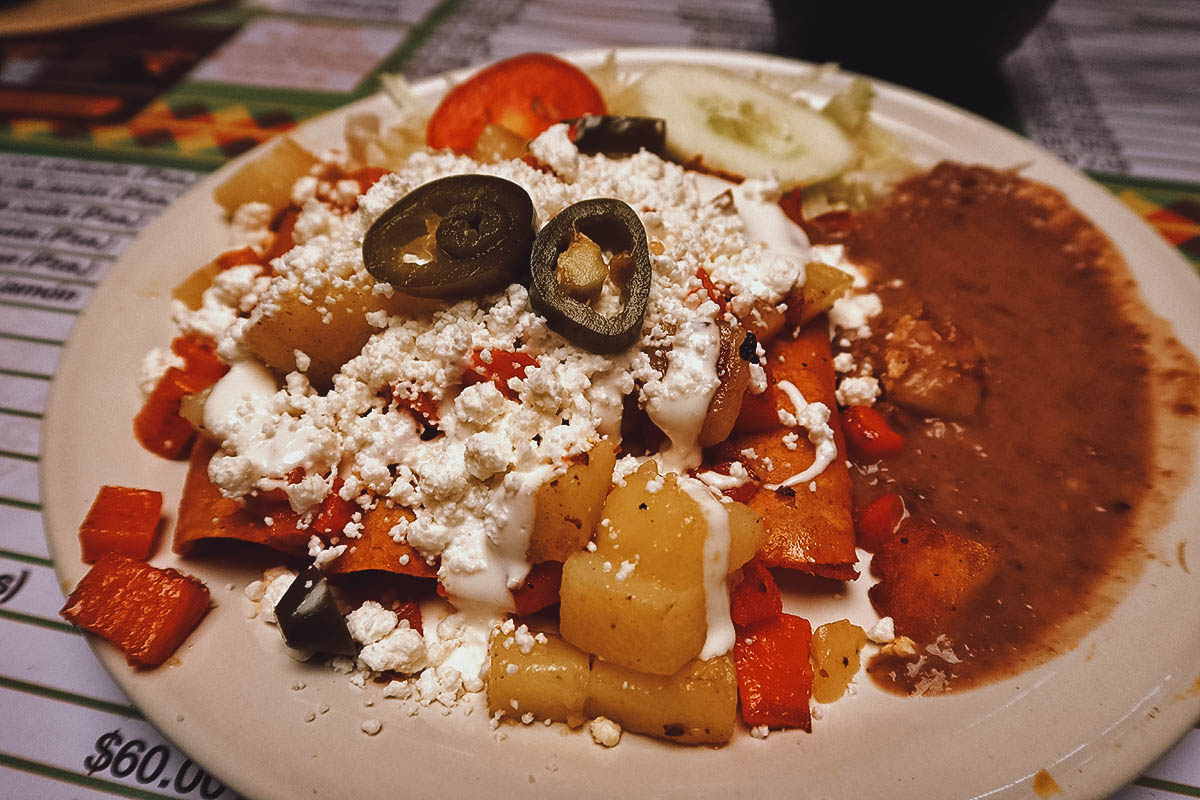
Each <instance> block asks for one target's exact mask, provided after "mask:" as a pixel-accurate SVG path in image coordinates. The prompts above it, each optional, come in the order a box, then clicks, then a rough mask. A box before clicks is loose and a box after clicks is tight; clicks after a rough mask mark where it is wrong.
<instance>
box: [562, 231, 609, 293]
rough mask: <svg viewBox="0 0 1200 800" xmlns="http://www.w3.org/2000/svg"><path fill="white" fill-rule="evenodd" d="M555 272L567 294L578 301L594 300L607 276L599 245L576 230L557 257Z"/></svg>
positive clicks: (606, 268)
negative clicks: (569, 242)
mask: <svg viewBox="0 0 1200 800" xmlns="http://www.w3.org/2000/svg"><path fill="white" fill-rule="evenodd" d="M556 275H557V277H558V283H559V285H560V286H561V287H562V290H563V291H564V292H566V293H567V294H568V295H570V296H571V297H573V298H575V299H576V300H578V301H579V302H581V303H590V302H593V301H595V300H596V299H597V298H598V297H600V290H601V289H602V288H603V287H604V281H605V280H607V279H608V267H607V266H606V265H605V263H604V254H603V253H602V252H601V251H600V245H598V244H596V243H595V242H593V241H592V240H591V239H589V238H588V237H586V236H584V235H583V234H582V233H579V232H578V231H576V232H575V235H574V237H573V238H572V239H571V244H570V245H569V246H568V247H567V249H566V250H564V251H563V252H562V253H561V254H559V256H558V269H557V270H556Z"/></svg>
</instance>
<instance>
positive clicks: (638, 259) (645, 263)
mask: <svg viewBox="0 0 1200 800" xmlns="http://www.w3.org/2000/svg"><path fill="white" fill-rule="evenodd" d="M577 231H578V232H579V233H581V234H583V235H584V236H586V237H588V238H589V239H591V240H592V241H593V242H595V243H596V244H598V245H599V246H600V247H601V248H602V249H604V250H607V251H609V252H611V253H625V254H627V255H628V257H629V259H630V262H631V268H630V270H629V277H628V279H627V280H626V283H625V285H624V287H623V288H622V292H621V296H622V297H621V299H622V303H621V310H620V311H619V312H617V313H616V314H615V315H613V316H611V317H606V316H603V315H601V314H599V313H597V312H596V311H595V310H593V309H592V308H591V307H590V306H588V305H587V304H586V303H583V302H580V301H579V300H576V299H574V298H572V297H571V296H570V295H568V294H567V293H566V291H565V290H564V289H563V287H562V286H561V285H560V284H559V281H558V275H557V274H556V271H557V268H558V257H559V255H561V254H562V253H563V252H565V251H566V249H567V248H568V247H569V246H570V244H571V240H572V239H573V238H574V236H575V233H576V232H577ZM530 271H531V273H532V276H533V280H532V281H531V283H530V285H529V299H530V301H531V302H532V304H533V308H534V310H535V311H537V312H538V313H539V314H541V315H542V316H544V317H545V318H546V321H547V322H548V323H549V325H550V327H551V328H553V329H554V330H555V331H557V332H558V333H560V334H561V335H562V336H564V337H566V338H567V339H569V340H570V341H572V342H573V343H575V344H577V345H579V346H580V347H582V348H584V349H586V350H591V351H592V352H593V353H616V352H619V351H621V350H624V349H625V348H626V347H629V345H631V344H633V342H634V341H635V340H636V339H637V338H638V334H640V333H641V330H642V320H643V319H644V318H645V316H646V304H647V302H648V301H649V299H650V278H651V273H650V251H649V248H648V247H647V244H646V229H645V227H643V225H642V221H641V220H640V219H638V215H637V213H636V212H634V210H633V209H632V208H630V207H629V206H627V205H626V204H625V203H622V202H621V201H620V200H613V199H610V198H603V199H594V200H584V201H583V202H580V203H576V204H575V205H573V206H568V207H567V208H566V209H564V210H563V211H562V213H560V214H559V215H558V216H556V217H555V218H554V219H552V220H550V222H549V223H548V224H547V225H546V227H544V228H542V230H541V232H539V233H538V235H537V239H536V240H535V241H534V244H533V255H532V257H531V259H530Z"/></svg>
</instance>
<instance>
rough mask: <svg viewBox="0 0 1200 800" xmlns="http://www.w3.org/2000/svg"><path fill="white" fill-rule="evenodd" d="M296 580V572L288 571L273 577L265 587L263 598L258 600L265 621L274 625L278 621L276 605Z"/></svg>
mask: <svg viewBox="0 0 1200 800" xmlns="http://www.w3.org/2000/svg"><path fill="white" fill-rule="evenodd" d="M294 580H296V573H294V572H286V573H284V574H282V575H279V576H277V577H275V578H274V579H272V580H271V582H270V583H268V584H267V585H266V587H265V588H264V589H263V593H262V599H261V600H259V601H258V602H259V608H260V609H261V612H260V613H261V616H262V620H263V622H269V623H271V624H272V625H274V624H275V623H276V622H277V620H276V619H275V605H276V604H277V603H278V602H279V600H280V599H281V598H282V597H283V595H284V593H286V592H287V590H288V588H290V587H291V585H292V581H294Z"/></svg>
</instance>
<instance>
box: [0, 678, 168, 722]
mask: <svg viewBox="0 0 1200 800" xmlns="http://www.w3.org/2000/svg"><path fill="white" fill-rule="evenodd" d="M0 688H4V689H12V690H13V691H16V692H24V693H25V694H33V695H37V696H38V697H46V698H49V699H51V700H62V701H64V702H67V703H74V704H75V705H77V706H84V707H85V708H93V709H95V710H97V711H107V712H108V713H110V714H117V715H119V716H122V717H128V718H129V719H145V717H144V716H142V712H140V711H138V710H137V709H136V708H134V707H133V706H127V705H125V704H123V703H114V702H112V701H111V700H98V699H96V698H95V697H86V696H84V695H81V694H76V693H75V692H67V691H63V690H62V689H55V688H54V687H53V686H42V685H41V684H40V683H29V682H27V681H20V680H17V679H15V678H7V677H4V676H3V675H0Z"/></svg>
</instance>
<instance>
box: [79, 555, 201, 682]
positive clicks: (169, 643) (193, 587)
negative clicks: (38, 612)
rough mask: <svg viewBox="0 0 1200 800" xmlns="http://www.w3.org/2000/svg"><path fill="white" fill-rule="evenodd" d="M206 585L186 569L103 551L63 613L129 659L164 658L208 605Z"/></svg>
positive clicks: (149, 662)
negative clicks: (166, 566)
mask: <svg viewBox="0 0 1200 800" xmlns="http://www.w3.org/2000/svg"><path fill="white" fill-rule="evenodd" d="M208 601H209V594H208V587H206V586H205V585H204V584H203V583H201V582H200V581H199V580H197V579H196V578H193V577H192V576H190V575H184V574H183V573H182V572H178V571H176V570H173V569H159V568H158V567H152V566H150V565H149V564H146V563H144V562H142V561H136V560H134V559H132V558H129V557H128V556H123V555H119V554H115V553H109V554H107V555H104V556H101V557H100V559H99V560H98V561H97V562H96V564H95V566H93V567H92V568H91V570H90V571H89V572H88V574H87V575H84V576H83V579H82V580H80V581H79V585H78V586H76V587H75V591H73V592H71V596H70V597H68V598H67V604H66V605H65V606H63V608H62V611H60V612H59V613H60V614H62V616H63V618H64V619H66V620H67V621H69V622H72V623H74V624H76V625H78V626H79V627H81V628H83V629H85V630H88V631H91V632H92V633H95V634H97V635H99V636H101V637H103V638H104V639H107V640H108V641H109V642H112V644H113V645H115V646H116V647H117V648H119V649H120V650H121V651H122V652H124V653H125V658H126V660H127V661H128V662H129V663H130V664H131V665H136V666H142V667H155V666H158V665H159V664H161V663H162V662H164V661H166V660H167V658H169V657H170V656H171V654H172V653H174V652H175V650H176V649H177V648H178V647H179V645H181V644H182V643H183V640H184V639H186V638H187V636H188V634H189V633H191V632H192V629H193V628H195V627H196V624H197V623H199V622H200V618H201V617H203V616H204V614H205V613H206V612H207V611H208Z"/></svg>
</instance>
